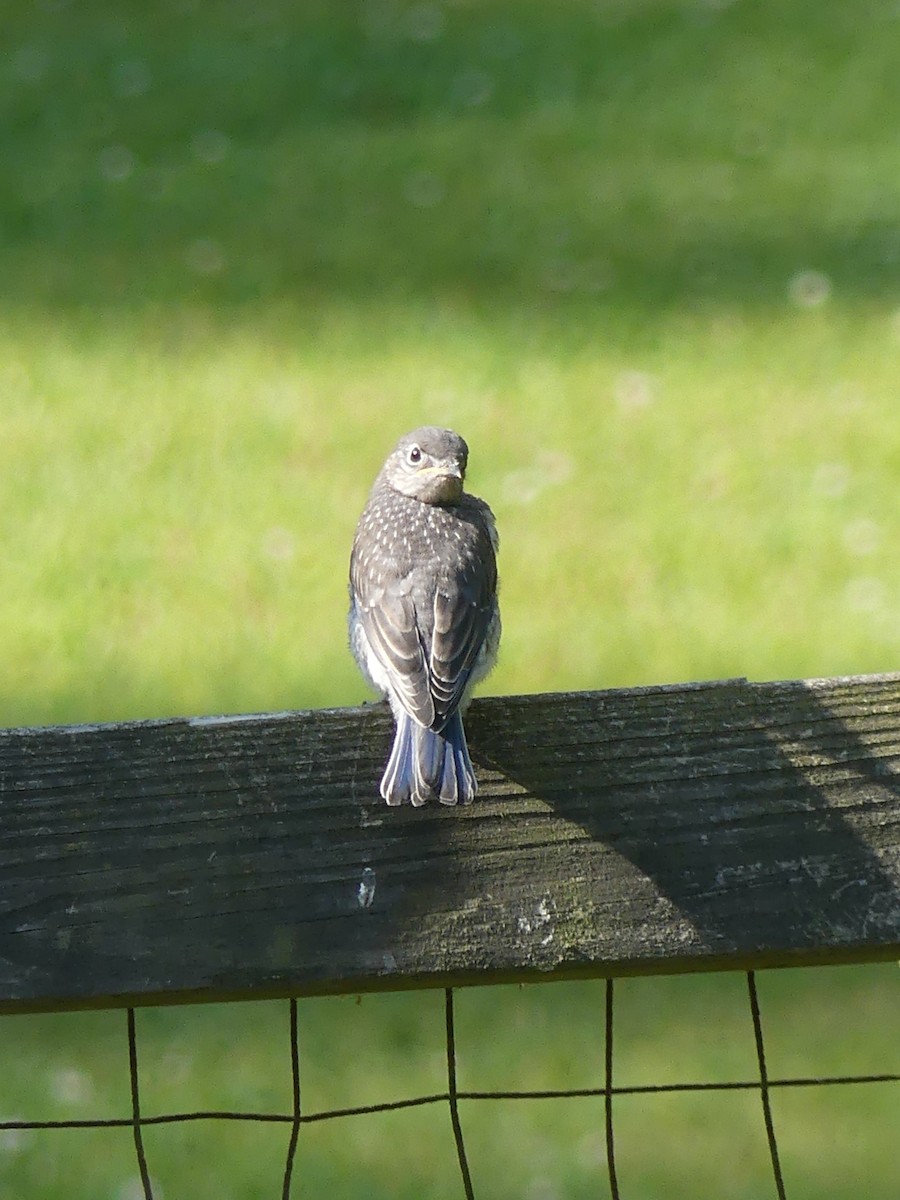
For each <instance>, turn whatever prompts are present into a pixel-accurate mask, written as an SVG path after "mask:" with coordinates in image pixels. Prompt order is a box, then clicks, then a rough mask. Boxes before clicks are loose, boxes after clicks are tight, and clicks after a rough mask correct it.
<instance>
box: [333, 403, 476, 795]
mask: <svg viewBox="0 0 900 1200" xmlns="http://www.w3.org/2000/svg"><path fill="white" fill-rule="evenodd" d="M468 456H469V448H468V446H467V445H466V443H465V442H464V441H463V439H462V438H461V437H459V436H458V434H455V433H453V432H452V431H451V430H449V429H438V428H436V427H435V426H433V425H426V426H425V427H424V428H422V429H415V430H413V432H412V433H408V434H407V435H406V436H405V437H402V438H401V439H400V441H399V442H398V443H397V445H396V447H395V448H394V450H393V451H392V453H391V454H390V455H389V456H388V458H387V461H386V462H385V464H384V466H383V467H382V468H381V471H380V472H379V474H378V478H377V479H376V480H375V484H374V486H373V488H372V492H371V494H370V496H369V502H368V504H367V505H366V507H365V509H364V511H363V514H362V516H361V517H360V519H359V525H358V526H357V528H356V536H355V538H354V539H353V553H352V554H351V557H350V616H349V624H350V647H351V649H352V651H353V654H354V656H355V658H356V661H357V662H358V663H359V666H360V669H361V671H362V673H363V674H364V675H365V676H366V678H367V680H368V681H369V682H370V683H371V684H372V685H373V687H375V688H376V689H377V690H378V691H381V692H383V693H384V694H385V696H386V697H387V699H388V700H389V701H390V705H391V709H392V710H393V713H394V719H395V721H396V723H397V728H396V732H395V735H394V745H393V749H392V750H391V755H390V758H389V759H388V763H387V766H386V768H385V771H384V776H383V778H382V780H381V794H382V796H383V797H384V798H385V800H386V801H387V802H388V804H402V802H403V801H404V800H406V799H410V800H411V801H412V802H413V804H415V805H419V804H424V803H425V801H426V800H427V799H428V798H429V796H436V797H437V798H438V800H440V801H441V803H442V804H457V803H461V804H468V803H469V802H470V801H471V800H472V798H473V796H474V795H475V792H476V790H477V784H476V782H475V772H474V770H473V769H472V760H471V759H470V758H469V751H468V748H467V746H466V735H465V731H464V729H463V723H462V713H463V712H464V711H465V707H466V704H467V703H468V699H469V694H470V692H471V689H472V687H473V685H474V684H475V683H476V682H477V681H478V680H479V679H483V678H484V676H485V675H486V674H487V673H488V671H489V670H490V669H491V667H492V666H493V665H494V660H495V658H496V657H497V646H498V644H499V641H500V610H499V608H498V606H497V559H496V553H497V544H498V542H497V531H496V528H495V525H494V515H493V513H492V512H491V510H490V509H489V508H488V506H487V505H486V504H485V503H484V501H483V500H479V499H478V498H477V497H475V496H470V495H469V494H468V493H467V492H464V491H463V480H464V478H465V473H466V462H467V460H468Z"/></svg>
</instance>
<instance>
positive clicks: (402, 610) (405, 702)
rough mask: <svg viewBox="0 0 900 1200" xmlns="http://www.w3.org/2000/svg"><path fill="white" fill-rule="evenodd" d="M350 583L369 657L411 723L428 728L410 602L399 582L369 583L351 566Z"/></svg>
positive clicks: (428, 703)
mask: <svg viewBox="0 0 900 1200" xmlns="http://www.w3.org/2000/svg"><path fill="white" fill-rule="evenodd" d="M351 580H352V586H353V591H354V595H355V597H356V607H357V612H358V613H359V616H360V619H361V621H362V627H363V631H364V633H365V635H366V638H367V640H368V643H369V647H370V648H371V650H372V652H373V654H374V655H375V657H376V658H377V659H378V661H379V663H381V665H382V667H383V668H384V669H385V671H386V672H387V675H388V678H389V679H390V683H391V690H392V692H393V693H394V695H395V697H396V698H397V700H398V701H399V703H400V704H401V705H402V707H403V708H404V709H405V710H406V712H408V713H409V715H410V716H411V717H412V718H413V720H414V721H417V722H418V723H419V724H420V725H427V726H430V725H431V724H432V722H433V721H434V718H435V707H434V700H433V699H432V696H431V689H430V686H429V672H428V668H427V667H426V663H425V649H424V646H423V639H422V635H421V633H420V630H419V623H418V621H417V620H416V610H415V605H414V604H413V601H412V598H411V596H410V594H409V592H408V591H407V590H404V587H403V582H402V581H401V582H400V583H399V584H394V585H393V586H387V587H386V586H384V585H382V584H376V583H373V581H372V578H371V576H369V575H368V574H367V573H366V572H365V571H362V570H359V569H358V564H357V563H356V562H355V561H354V563H353V564H352V565H351Z"/></svg>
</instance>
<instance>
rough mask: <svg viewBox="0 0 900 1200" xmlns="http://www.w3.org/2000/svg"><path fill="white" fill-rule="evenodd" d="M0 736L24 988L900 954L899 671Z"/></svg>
mask: <svg viewBox="0 0 900 1200" xmlns="http://www.w3.org/2000/svg"><path fill="white" fill-rule="evenodd" d="M467 727H468V729H469V733H470V746H471V750H472V756H473V759H474V760H475V763H476V766H477V769H478V773H479V777H480V780H481V792H480V794H479V796H478V798H477V800H476V802H475V803H474V804H473V805H472V806H471V807H469V808H466V809H460V810H454V809H447V808H442V807H441V806H439V805H436V804H435V805H431V806H428V807H426V808H423V809H418V810H414V809H412V808H403V809H388V808H386V807H385V806H384V804H383V802H382V801H381V799H380V797H379V796H378V787H377V783H378V778H379V775H380V772H381V769H382V766H383V763H384V759H385V756H386V753H387V750H388V746H389V739H390V728H391V722H390V717H389V715H388V713H387V712H386V710H385V708H384V706H383V705H371V706H367V707H363V708H357V709H340V710H329V711H315V712H297V713H279V714H274V715H262V716H250V717H225V718H199V719H193V720H169V721H155V722H137V723H128V724H121V725H99V726H76V727H60V728H46V729H13V730H7V731H3V732H0V1011H6V1012H27V1011H42V1010H43V1011H46V1010H64V1009H75V1008H80V1007H105V1006H133V1005H139V1004H155V1003H172V1002H185V1001H218V1000H223V999H248V998H253V997H274V996H287V995H315V994H324V993H338V992H348V991H351V992H362V991H368V990H375V989H381V990H390V989H399V988H407V987H417V986H450V985H459V984H465V983H492V982H509V981H513V980H533V979H537V978H541V979H543V978H573V977H577V976H588V975H601V976H602V975H606V976H613V975H628V974H637V973H662V972H668V971H694V970H705V969H725V968H737V967H740V968H746V969H750V968H757V967H768V966H777V965H784V964H800V963H840V962H858V961H874V960H878V959H887V958H892V957H900V675H891V676H870V677H860V678H853V679H832V680H806V681H798V682H788V683H764V684H753V683H748V682H746V681H744V680H730V681H725V682H721V683H709V684H693V685H685V686H675V687H659V688H642V689H637V690H631V691H609V692H590V693H573V694H559V695H539V696H512V697H498V698H491V699H485V700H481V701H478V702H476V703H475V704H474V705H473V706H472V709H471V710H470V715H469V717H468V719H467Z"/></svg>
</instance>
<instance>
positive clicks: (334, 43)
mask: <svg viewBox="0 0 900 1200" xmlns="http://www.w3.org/2000/svg"><path fill="white" fill-rule="evenodd" d="M897 31H898V14H897V8H896V5H895V4H894V3H893V0H891V2H884V3H882V2H880V0H878V2H876V0H864V2H863V3H860V4H856V5H853V6H847V5H845V4H841V3H837V2H836V0H826V2H824V3H821V4H819V5H817V6H815V8H812V7H810V6H807V5H802V4H797V3H793V2H789V0H776V2H774V3H766V4H763V3H761V2H757V3H754V2H751V0H746V2H735V3H732V4H727V3H726V4H715V3H709V2H700V0H697V2H696V3H694V2H688V0H685V2H682V3H669V2H665V0H631V2H626V0H603V2H602V3H590V4H589V3H586V2H585V3H582V2H580V0H567V3H565V4H562V5H556V6H548V5H539V4H536V3H532V2H530V0H527V2H524V3H517V4H511V3H509V2H508V0H505V2H501V0H484V2H481V3H479V4H470V3H453V4H438V3H418V4H415V3H394V2H386V0H374V2H371V3H365V4H362V3H353V4H347V5H341V6H334V5H326V4H324V3H306V4H304V5H302V6H294V5H289V4H287V3H286V2H284V0H270V2H268V3H264V4H262V5H256V6H252V7H248V6H246V5H238V4H234V3H225V2H222V0H218V2H215V3H209V4H203V5H198V4H196V3H192V2H191V0H188V2H187V3H185V2H184V0H179V2H177V3H176V2H175V0H171V2H165V3H159V4H156V5H153V6H149V7H148V6H146V5H142V4H137V3H135V2H134V0H124V2H120V3H117V4H115V5H112V4H109V3H106V2H103V0H94V2H92V3H74V2H72V3H46V4H37V5H35V4H31V3H24V2H16V3H12V4H7V5H5V6H4V9H3V12H2V14H0V33H2V45H3V47H4V52H3V57H2V60H0V112H2V113H3V127H2V133H0V137H2V152H3V171H2V172H0V279H2V289H0V509H2V512H3V514H4V537H3V555H4V586H3V588H2V589H0V645H2V654H3V661H4V672H3V678H2V682H0V713H2V722H0V723H2V724H6V725H11V724H19V723H37V722H45V721H63V722H68V721H85V720H97V719H121V718H126V717H133V716H154V715H164V714H169V713H189V712H214V711H238V710H250V709H261V710H265V709H279V708H284V707H306V706H314V705H321V704H341V703H349V702H356V701H357V700H359V699H361V698H362V697H363V695H364V690H363V686H362V684H361V681H360V680H359V678H358V676H357V674H356V671H355V668H354V667H353V664H352V663H351V662H350V660H349V655H348V654H347V652H346V649H345V632H344V611H345V587H346V584H345V572H346V557H347V552H348V549H349V543H350V539H351V536H352V531H353V527H354V524H355V520H356V517H357V515H358V512H359V510H360V509H361V507H362V504H363V502H364V499H365V495H366V491H367V489H368V486H369V483H370V481H371V478H372V477H373V476H374V473H375V471H376V470H377V468H378V466H379V464H380V462H381V460H382V458H383V456H384V453H385V451H386V450H387V448H388V447H389V445H390V444H391V443H392V442H393V440H394V438H395V437H396V436H397V435H398V434H399V433H400V432H402V431H403V430H405V429H406V428H409V427H412V426H413V425H415V424H417V423H419V422H421V421H423V420H429V421H437V422H441V423H447V424H452V425H454V426H456V427H458V428H459V429H460V430H461V431H462V432H463V433H464V434H465V436H466V437H467V438H468V440H469V442H470V445H471V449H472V453H471V483H472V487H473V490H475V491H477V492H478V493H479V494H482V495H484V496H485V497H487V498H488V499H489V500H490V502H491V504H492V505H493V507H494V508H495V510H496V512H497V515H498V519H499V523H500V528H501V535H502V542H503V546H502V557H501V572H502V587H503V590H502V602H503V611H504V624H505V633H504V647H503V654H502V658H501V663H500V665H499V667H498V669H497V671H496V673H495V674H494V676H493V677H492V679H491V680H490V681H489V686H490V688H491V689H492V690H494V691H497V692H514V691H535V690H545V689H546V690H563V689H567V688H579V687H603V686H615V685H632V684H639V683H656V682H664V681H670V680H677V679H694V678H702V677H721V676H729V675H748V676H750V677H753V678H772V677H779V676H780V677H793V676H806V675H830V674H838V673H844V672H861V671H877V670H885V669H891V668H896V666H897V659H898V650H900V623H898V618H897V613H898V611H900V571H898V566H897V555H896V553H895V549H894V548H895V546H896V544H897V540H898V534H900V506H898V503H897V486H896V485H897V477H898V471H900V408H898V405H897V395H896V393H897V384H896V381H897V374H898V366H900V323H898V316H897V314H898V311H900V296H898V287H897V284H898V270H900V143H898V142H897V138H896V122H895V113H896V111H897V108H898V101H900V95H898V92H900V75H898V73H897V71H896V61H895V59H896V53H895V45H896V35H897ZM762 986H763V992H762V998H763V1003H764V1016H768V1014H769V1012H772V1013H773V1019H772V1025H771V1028H770V1037H771V1039H772V1040H771V1045H772V1063H771V1064H770V1069H772V1071H773V1072H774V1073H779V1072H780V1073H794V1072H796V1073H798V1074H807V1073H816V1072H818V1071H823V1070H834V1071H838V1072H840V1071H843V1070H847V1071H855V1070H863V1071H865V1070H879V1069H891V1064H888V1063H886V1062H885V1061H884V1060H885V1059H886V1056H887V1052H888V1050H889V1048H891V1047H893V1046H895V1045H896V1044H897V1041H898V1039H897V1031H896V1011H895V1010H896V1003H895V1000H896V986H897V984H896V974H895V972H894V971H893V970H892V969H889V968H887V967H877V968H853V969H852V970H851V969H847V970H841V971H833V972H829V973H828V974H827V975H826V974H824V973H822V972H818V971H813V972H805V973H798V972H783V973H779V974H773V975H770V976H766V977H765V979H764V981H763V985H762ZM617 988H618V989H619V991H618V994H619V995H620V997H621V1000H620V1007H619V1012H620V1022H621V1033H620V1046H621V1058H620V1059H619V1063H620V1067H617V1070H621V1072H622V1078H621V1079H620V1080H619V1081H620V1082H623V1081H624V1080H626V1079H629V1078H631V1077H632V1075H633V1077H634V1078H635V1080H637V1081H644V1082H654V1081H660V1080H665V1079H670V1080H671V1079H683V1078H706V1077H714V1076H716V1075H717V1073H719V1072H721V1073H722V1074H727V1075H730V1074H736V1075H739V1076H750V1075H752V1072H753V1062H752V1057H751V1055H752V1039H751V1036H750V1027H749V1018H748V1016H747V1013H746V1004H745V998H744V995H743V992H742V990H741V989H742V980H741V979H740V978H738V977H734V978H732V977H728V976H726V977H722V978H716V979H713V978H710V979H692V980H689V979H682V980H642V981H628V982H623V983H621V984H620V985H617ZM601 996H602V985H593V984H583V985H582V984H579V985H568V984H567V985H558V986H556V987H553V988H541V989H533V988H529V989H524V990H521V991H520V990H516V989H495V990H492V991H489V992H478V991H472V992H466V993H464V994H462V995H461V996H460V997H459V1024H460V1045H461V1086H463V1087H479V1086H480V1087H485V1088H487V1087H516V1086H521V1087H531V1086H533V1087H547V1086H550V1087H553V1086H559V1087H571V1086H579V1084H580V1082H581V1081H584V1083H583V1085H584V1086H592V1085H594V1084H596V1083H598V1082H599V1080H600V1078H601V1074H600V1072H601V1069H602V1043H601V1040H600V1039H601V1036H602V1019H601V1015H602V1014H601ZM440 1004H441V997H440V996H439V995H430V994H423V995H419V996H397V997H381V998H378V999H372V998H367V999H365V1000H364V1001H363V1003H362V1004H361V1005H360V1006H358V1007H357V1006H356V1005H354V1004H353V1002H352V1001H351V1000H332V1001H315V1002H309V1003H304V1004H303V1005H302V1006H301V1021H302V1039H303V1042H302V1044H303V1059H304V1096H305V1103H307V1104H309V1105H311V1106H327V1105H333V1104H338V1105H342V1104H353V1103H360V1102H362V1103H365V1102H367V1101H379V1100H384V1099H386V1098H391V1097H394V1096H402V1095H407V1094H410V1093H411V1092H417V1091H423V1092H426V1091H427V1092H430V1091H434V1090H438V1091H440V1090H443V1087H444V1080H443V1070H444V1067H443V1060H442V1055H443V1050H442V1043H441V1018H440V1011H439V1010H440ZM139 1031H140V1034H141V1045H142V1065H143V1079H144V1085H145V1089H146V1105H145V1107H146V1109H147V1111H149V1112H152V1111H154V1109H157V1110H159V1109H166V1108H179V1109H181V1108H189V1107H197V1106H206V1105H213V1106H216V1107H218V1106H226V1107H230V1106H234V1107H248V1108H249V1107H269V1106H272V1107H276V1108H279V1109H281V1110H283V1111H287V1110H288V1108H289V1083H290V1079H289V1070H288V1066H289V1064H288V1057H287V1047H286V1006H270V1005H254V1006H247V1007H242V1008H227V1009H219V1008H217V1009H213V1010H190V1011H186V1010H177V1011H173V1012H162V1011H159V1012H146V1013H141V1014H139ZM0 1043H2V1045H3V1054H2V1061H3V1063H4V1077H3V1080H2V1082H0V1110H2V1111H3V1112H4V1113H5V1114H8V1115H11V1116H15V1115H26V1116H38V1117H40V1116H48V1115H49V1116H53V1115H55V1114H59V1115H72V1114H77V1115H95V1114H98V1113H100V1114H101V1115H102V1114H103V1112H108V1113H110V1114H127V1112H128V1094H127V1075H126V1073H125V1070H124V1068H125V1058H124V1053H125V1038H124V1017H122V1016H121V1015H120V1014H106V1015H79V1016H71V1017H64V1018H62V1017H60V1018H52V1019H51V1018H43V1017H42V1018H15V1019H7V1020H4V1021H3V1022H0ZM833 1061H834V1062H835V1063H836V1064H837V1063H839V1064H840V1065H835V1066H833V1067H832V1066H831V1063H832V1062H833ZM894 1069H896V1068H895V1065H894ZM774 1105H775V1116H776V1120H777V1121H778V1125H779V1133H780V1141H781V1146H782V1156H783V1160H784V1166H785V1174H786V1179H787V1184H788V1188H789V1195H790V1196H791V1197H792V1200H796V1198H797V1197H804V1196H809V1197H813V1196H816V1197H818V1196H821V1195H823V1194H826V1193H827V1194H828V1195H829V1196H833V1197H838V1198H839V1197H842V1196H847V1197H851V1196H852V1197H854V1200H855V1197H857V1196H859V1195H863V1194H864V1195H865V1196H866V1197H868V1198H871V1200H882V1198H884V1200H888V1197H890V1198H891V1200H892V1198H893V1197H894V1196H895V1195H896V1192H897V1187H896V1183H897V1177H896V1168H895V1165H894V1163H893V1162H892V1159H891V1155H892V1149H893V1148H892V1143H891V1137H890V1130H891V1128H892V1127H893V1126H892V1121H893V1120H894V1114H895V1111H896V1089H894V1091H891V1090H890V1088H888V1087H885V1088H872V1089H838V1090H837V1091H834V1092H818V1091H815V1092H806V1091H804V1092H802V1093H800V1092H798V1093H791V1094H778V1095H777V1096H775V1098H774ZM463 1120H464V1124H465V1129H466V1135H467V1142H468V1144H469V1146H470V1152H471V1156H472V1167H473V1172H474V1176H475V1181H476V1186H477V1194H478V1196H479V1198H480V1200H484V1197H489V1198H490V1197H497V1198H498V1200H499V1198H501V1197H512V1196H515V1197H517V1198H518V1197H525V1200H554V1198H555V1197H557V1196H559V1197H580V1196H582V1195H584V1196H587V1195H588V1194H590V1195H596V1194H597V1190H598V1188H601V1189H602V1179H603V1177H604V1170H605V1167H604V1162H603V1142H602V1108H601V1105H600V1102H599V1101H596V1102H595V1101H579V1102H576V1101H571V1102H565V1103H563V1102H559V1103H554V1104H550V1103H548V1104H543V1103H541V1104H538V1103H535V1104H522V1105H511V1104H502V1103H497V1104H496V1105H494V1104H492V1105H490V1106H481V1107H479V1106H477V1105H474V1104H472V1103H469V1104H467V1105H464V1106H463ZM617 1122H618V1123H619V1126H618V1127H619V1129H620V1144H619V1154H620V1176H621V1181H622V1184H623V1194H624V1195H627V1196H629V1197H648V1198H649V1197H651V1196H660V1195H665V1196H672V1197H678V1196H682V1195H683V1196H686V1197H687V1196H690V1197H691V1198H692V1200H693V1198H694V1197H697V1196H700V1195H703V1196H716V1197H720V1196H721V1197H725V1196H734V1197H743V1196H748V1197H750V1196H752V1197H756V1196H759V1195H765V1194H769V1191H770V1186H771V1180H770V1176H769V1174H768V1167H767V1162H766V1149H765V1142H764V1138H763V1130H762V1122H761V1116H760V1114H759V1113H758V1112H757V1111H756V1110H755V1107H754V1098H753V1097H744V1096H737V1097H728V1098H727V1099H726V1100H725V1101H722V1099H721V1098H716V1097H714V1098H712V1099H710V1098H709V1097H695V1098H686V1097H669V1098H662V1097H654V1098H623V1099H622V1101H621V1102H620V1103H619V1104H618V1105H617ZM147 1144H148V1152H149V1154H150V1159H151V1167H152V1170H153V1173H154V1176H155V1177H156V1178H158V1182H159V1185H160V1189H161V1191H162V1193H163V1195H165V1196H167V1197H169V1200H171V1198H172V1197H175V1196H190V1197H191V1198H192V1200H193V1198H196V1200H203V1198H204V1197H205V1196H210V1197H212V1196H215V1197H217V1198H218V1197H220V1196H222V1195H223V1194H229V1195H233V1196H235V1197H240V1198H241V1200H245V1198H247V1200H249V1198H252V1197H256V1196H271V1195H275V1194H277V1193H278V1181H279V1179H280V1171H281V1163H282V1160H283V1152H284V1150H285V1149H286V1132H285V1131H282V1130H278V1129H276V1130H270V1129H267V1128H266V1129H263V1128H258V1127H250V1128H247V1129H240V1128H233V1127H227V1128H223V1127H219V1126H207V1125H197V1126H189V1127H184V1128H180V1129H163V1130H156V1131H150V1132H148V1135H147ZM73 1163H77V1166H76V1167H74V1168H73ZM297 1171H298V1174H297V1179H298V1183H297V1186H296V1188H295V1195H309V1196H319V1195H328V1196H335V1197H344V1196H346V1197H357V1196H360V1197H361V1196H366V1197H371V1198H377V1197H380V1196H384V1197H388V1196H390V1197H399V1196H410V1197H435V1198H437V1197H444V1196H447V1197H449V1196H455V1195H458V1194H460V1185H459V1181H458V1178H457V1176H456V1168H455V1165H454V1159H453V1148H452V1140H451V1136H450V1129H449V1119H448V1117H447V1114H446V1112H445V1111H444V1110H443V1109H438V1108H435V1109H428V1110H423V1111H422V1112H417V1113H403V1114H396V1115H392V1116H384V1117H379V1118H377V1119H373V1120H371V1121H361V1120H360V1121H353V1122H345V1123H342V1124H334V1125H323V1126H316V1127H310V1128H309V1129H306V1130H304V1136H303V1139H302V1140H301V1147H300V1156H299V1159H298V1168H297ZM134 1175H135V1172H134V1167H133V1161H132V1149H131V1144H130V1135H129V1134H128V1132H127V1131H112V1132H109V1133H96V1134H95V1133H91V1134H84V1133H72V1134H69V1133H65V1134H64V1133H49V1134H41V1135H39V1134H30V1135H19V1136H18V1137H15V1136H14V1135H6V1137H5V1139H4V1140H3V1141H2V1146H0V1191H2V1192H3V1195H4V1196H6V1195H9V1196H11V1197H13V1196H14V1197H16V1198H17V1200H18V1197H22V1200H34V1198H35V1197H39V1198H41V1200H44V1198H46V1200H55V1198H56V1197H58V1196H62V1195H65V1196H66V1197H67V1198H68V1197H72V1200H79V1198H80V1197H81V1196H84V1197H91V1200H95V1198H96V1197H100V1196H109V1197H111V1198H113V1200H131V1197H132V1196H134V1195H137V1194H139V1193H137V1192H135V1191H134V1186H135V1180H134ZM860 1180H864V1183H860ZM223 1181H227V1188H228V1191H227V1192H223V1188H224V1187H225V1186H226V1184H225V1183H223Z"/></svg>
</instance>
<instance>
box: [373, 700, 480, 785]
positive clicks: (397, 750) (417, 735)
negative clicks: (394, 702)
mask: <svg viewBox="0 0 900 1200" xmlns="http://www.w3.org/2000/svg"><path fill="white" fill-rule="evenodd" d="M477 789H478V785H477V783H476V782H475V771H474V769H473V767H472V760H471V759H470V758H469V750H468V747H467V746H466V734H465V730H464V729H463V723H462V717H461V716H460V715H459V713H458V712H457V713H454V714H453V716H452V717H451V718H450V720H449V721H448V722H447V724H446V725H445V726H444V728H443V729H442V730H441V731H440V732H439V733H438V732H437V731H436V730H434V729H427V728H425V727H424V726H422V725H418V724H417V723H416V722H415V721H414V720H413V719H412V718H411V717H409V716H408V715H407V714H406V713H405V712H401V713H400V715H399V717H398V718H397V730H396V733H395V735H394V745H393V748H392V749H391V755H390V758H389V759H388V762H387V766H386V767H385V771H384V776H383V777H382V780H381V794H382V796H383V797H384V798H385V800H386V801H387V802H388V804H402V803H403V802H404V801H405V800H411V801H412V803H413V804H415V805H416V806H419V805H421V804H424V803H425V802H426V800H428V799H430V798H432V797H437V799H438V800H440V802H441V804H469V803H471V801H472V800H473V799H474V797H475V792H476V791H477Z"/></svg>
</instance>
